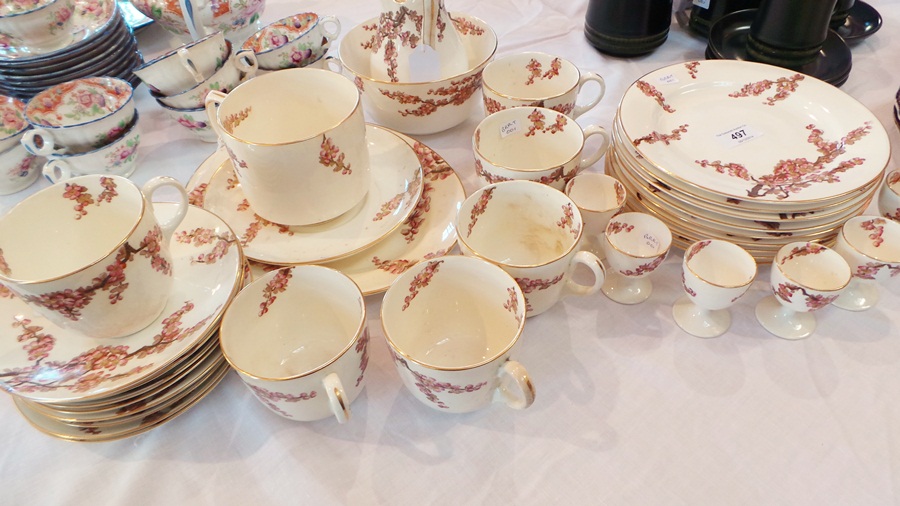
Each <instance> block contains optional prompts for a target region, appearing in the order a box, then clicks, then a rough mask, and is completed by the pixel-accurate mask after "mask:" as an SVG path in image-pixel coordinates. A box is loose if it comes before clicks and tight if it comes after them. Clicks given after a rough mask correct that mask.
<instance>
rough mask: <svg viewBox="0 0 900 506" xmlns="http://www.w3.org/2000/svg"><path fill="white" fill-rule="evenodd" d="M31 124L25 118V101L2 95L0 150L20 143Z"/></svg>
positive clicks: (0, 99) (0, 101) (0, 97)
mask: <svg viewBox="0 0 900 506" xmlns="http://www.w3.org/2000/svg"><path fill="white" fill-rule="evenodd" d="M30 126H31V125H29V123H28V121H27V120H26V119H25V102H22V101H21V100H19V99H17V98H15V97H7V96H5V95H0V152H2V151H7V150H8V149H9V148H11V147H13V146H16V145H18V144H19V143H20V141H21V139H22V136H23V135H25V130H27V129H28V128H30Z"/></svg>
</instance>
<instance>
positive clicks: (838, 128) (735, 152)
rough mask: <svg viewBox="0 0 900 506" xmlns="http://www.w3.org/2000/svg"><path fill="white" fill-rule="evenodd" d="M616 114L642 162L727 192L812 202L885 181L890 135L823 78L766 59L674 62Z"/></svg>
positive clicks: (688, 184) (692, 184) (638, 86)
mask: <svg viewBox="0 0 900 506" xmlns="http://www.w3.org/2000/svg"><path fill="white" fill-rule="evenodd" d="M618 116H619V119H620V122H621V128H622V134H623V136H624V137H625V139H627V140H628V141H629V142H630V144H631V145H630V146H629V148H633V149H635V150H636V151H637V152H638V154H639V155H640V156H641V157H642V159H643V160H642V165H643V166H644V167H647V168H648V169H650V168H652V169H656V170H658V171H660V172H661V173H664V174H665V175H666V176H667V177H669V178H673V179H675V180H677V181H678V183H679V184H678V186H679V187H681V188H683V189H685V188H696V189H699V190H702V191H706V192H710V193H712V194H716V195H719V196H722V197H725V198H732V199H738V200H743V201H751V202H763V203H766V204H769V205H782V204H798V203H802V204H803V205H809V204H815V203H816V202H821V201H823V200H824V201H828V200H836V199H840V198H841V197H843V196H849V195H851V194H852V193H854V192H857V191H858V190H859V188H861V187H864V186H866V185H868V184H871V183H872V182H874V181H876V180H878V179H879V178H880V177H881V175H882V173H883V171H884V169H885V167H886V164H887V162H888V159H889V157H890V143H889V141H888V137H887V133H886V132H885V130H884V127H883V126H882V125H881V123H880V122H879V121H878V119H877V118H876V117H875V116H874V115H873V114H872V113H871V111H869V110H868V109H866V108H865V107H864V106H863V105H862V104H860V103H859V102H857V101H856V100H854V99H853V98H851V97H850V96H848V95H847V94H845V93H843V92H841V91H840V90H838V89H837V88H835V87H833V86H831V85H829V84H827V83H825V82H822V81H820V80H818V79H815V78H812V77H809V76H806V75H803V74H800V73H798V72H794V71H790V70H787V69H783V68H780V67H774V66H771V65H764V64H760V63H752V62H743V61H732V60H709V61H694V62H686V63H682V64H676V65H670V66H667V67H663V68H661V69H658V70H655V71H653V72H651V73H649V74H647V75H645V76H643V77H642V78H640V79H638V80H637V81H636V82H635V83H634V84H632V85H631V86H630V87H629V88H628V90H627V91H626V92H625V94H624V96H623V98H622V101H621V103H620V105H619V111H618Z"/></svg>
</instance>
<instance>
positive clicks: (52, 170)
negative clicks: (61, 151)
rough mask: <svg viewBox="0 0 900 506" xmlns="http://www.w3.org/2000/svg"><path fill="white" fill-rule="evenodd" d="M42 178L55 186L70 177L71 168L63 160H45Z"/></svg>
mask: <svg viewBox="0 0 900 506" xmlns="http://www.w3.org/2000/svg"><path fill="white" fill-rule="evenodd" d="M44 177H45V178H47V180H48V181H50V182H51V183H53V184H56V183H58V182H60V181H65V180H66V179H69V178H70V177H72V168H71V167H70V166H69V162H67V161H65V160H60V159H55V160H47V163H45V164H44Z"/></svg>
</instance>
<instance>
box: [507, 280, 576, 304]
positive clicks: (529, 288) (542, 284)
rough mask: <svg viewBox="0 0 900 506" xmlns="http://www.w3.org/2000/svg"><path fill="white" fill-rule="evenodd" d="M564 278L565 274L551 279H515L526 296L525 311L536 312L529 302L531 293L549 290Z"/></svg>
mask: <svg viewBox="0 0 900 506" xmlns="http://www.w3.org/2000/svg"><path fill="white" fill-rule="evenodd" d="M564 277H565V273H563V274H560V275H559V276H556V277H555V278H551V279H532V278H515V279H516V284H518V285H519V288H521V289H522V293H524V294H525V311H529V312H530V311H534V308H533V307H531V302H529V301H528V294H529V293H532V292H535V291H538V290H547V289H548V288H550V287H552V286H553V285H555V284H557V283H559V282H560V281H562V279H563V278H564ZM504 307H506V306H504Z"/></svg>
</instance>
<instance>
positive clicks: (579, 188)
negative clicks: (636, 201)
mask: <svg viewBox="0 0 900 506" xmlns="http://www.w3.org/2000/svg"><path fill="white" fill-rule="evenodd" d="M566 195H568V196H569V198H570V199H572V201H573V202H575V204H576V205H578V207H579V208H580V209H582V210H585V211H594V212H603V211H609V210H611V209H616V208H617V207H620V206H622V205H623V204H625V187H624V186H622V183H620V182H618V181H616V179H615V178H613V177H610V176H607V175H606V174H597V173H586V174H580V175H578V176H575V178H574V179H572V180H571V181H570V182H569V183H568V187H567V189H566Z"/></svg>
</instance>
